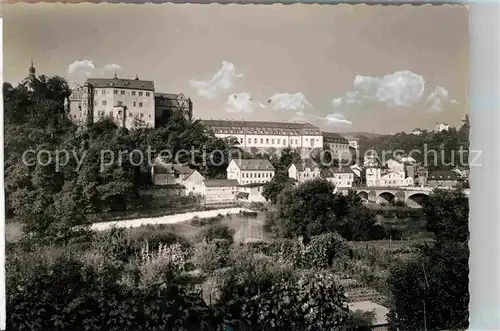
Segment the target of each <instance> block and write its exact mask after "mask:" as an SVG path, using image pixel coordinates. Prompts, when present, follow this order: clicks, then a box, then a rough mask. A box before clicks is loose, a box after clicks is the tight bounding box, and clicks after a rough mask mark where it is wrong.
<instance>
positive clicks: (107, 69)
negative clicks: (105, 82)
mask: <svg viewBox="0 0 500 331" xmlns="http://www.w3.org/2000/svg"><path fill="white" fill-rule="evenodd" d="M121 68H122V67H121V66H120V65H118V64H114V63H112V64H106V65H105V66H104V67H96V65H95V64H94V62H93V61H92V60H87V59H85V60H81V61H74V62H73V63H71V64H70V65H69V66H68V76H69V78H71V79H73V80H74V81H75V82H77V83H83V81H85V80H86V79H87V78H88V77H96V78H98V77H109V76H111V75H113V74H114V72H116V71H118V70H120V69H121Z"/></svg>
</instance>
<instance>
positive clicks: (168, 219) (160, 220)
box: [91, 208, 250, 231]
mask: <svg viewBox="0 0 500 331" xmlns="http://www.w3.org/2000/svg"><path fill="white" fill-rule="evenodd" d="M242 211H247V212H249V211H250V209H247V208H222V209H216V210H207V211H197V212H189V213H182V214H175V215H168V216H159V217H148V218H137V219H131V220H123V221H111V222H99V223H94V224H92V227H91V228H92V230H95V231H104V230H109V229H111V228H113V227H118V228H135V227H139V226H143V225H157V224H175V223H181V222H185V221H189V220H191V219H193V218H194V217H198V218H210V217H215V216H217V215H219V214H220V215H224V216H225V215H226V214H239V213H240V212H242Z"/></svg>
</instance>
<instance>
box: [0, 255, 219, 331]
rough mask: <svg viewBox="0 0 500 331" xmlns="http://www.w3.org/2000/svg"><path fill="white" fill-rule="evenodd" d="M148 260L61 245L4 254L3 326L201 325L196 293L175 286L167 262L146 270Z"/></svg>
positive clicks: (203, 309) (204, 310) (203, 314)
mask: <svg viewBox="0 0 500 331" xmlns="http://www.w3.org/2000/svg"><path fill="white" fill-rule="evenodd" d="M91 253H92V254H91ZM149 263H152V262H141V263H140V262H139V261H136V263H133V264H125V263H120V261H118V260H115V259H114V257H107V256H105V255H102V254H101V253H99V252H95V251H94V252H92V251H89V252H87V253H86V254H82V255H80V254H79V256H76V255H75V254H74V253H71V251H69V250H65V249H64V248H63V249H51V250H43V251H40V252H38V253H31V254H29V255H26V254H22V255H13V256H10V258H9V262H8V265H7V271H8V272H7V301H8V302H7V312H8V316H7V328H8V329H10V330H89V331H90V330H106V331H108V330H124V329H125V330H158V331H159V330H201V329H202V327H203V323H205V322H204V321H209V319H208V307H207V306H206V305H205V304H204V303H203V301H202V300H201V297H200V295H199V293H196V292H195V291H194V289H193V288H191V287H190V286H187V285H179V284H178V283H179V282H178V281H176V277H177V275H176V271H175V270H171V267H170V265H169V264H168V263H164V264H163V267H160V268H155V269H153V271H154V275H147V273H145V272H144V269H145V268H149V269H150V267H149V266H148V264H149Z"/></svg>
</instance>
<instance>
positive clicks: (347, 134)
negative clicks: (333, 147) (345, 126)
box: [339, 132, 389, 139]
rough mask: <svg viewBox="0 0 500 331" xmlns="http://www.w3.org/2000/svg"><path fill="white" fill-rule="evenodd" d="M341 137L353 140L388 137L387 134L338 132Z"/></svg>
mask: <svg viewBox="0 0 500 331" xmlns="http://www.w3.org/2000/svg"><path fill="white" fill-rule="evenodd" d="M339 134H340V135H341V136H344V137H345V136H350V137H354V138H360V137H366V138H368V139H372V138H378V137H382V136H389V134H381V133H370V132H339Z"/></svg>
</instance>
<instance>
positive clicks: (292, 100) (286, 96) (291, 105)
mask: <svg viewBox="0 0 500 331" xmlns="http://www.w3.org/2000/svg"><path fill="white" fill-rule="evenodd" d="M267 103H268V104H269V105H271V106H272V107H273V108H274V109H275V110H278V109H284V110H295V111H302V110H304V108H305V106H310V107H312V105H311V104H310V103H309V101H307V99H306V97H305V95H304V94H302V93H301V92H297V93H276V94H275V95H273V96H272V97H270V98H269V99H268V100H267Z"/></svg>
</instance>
